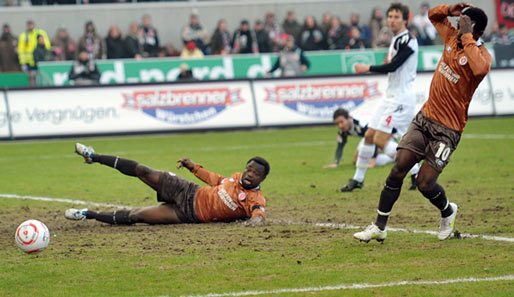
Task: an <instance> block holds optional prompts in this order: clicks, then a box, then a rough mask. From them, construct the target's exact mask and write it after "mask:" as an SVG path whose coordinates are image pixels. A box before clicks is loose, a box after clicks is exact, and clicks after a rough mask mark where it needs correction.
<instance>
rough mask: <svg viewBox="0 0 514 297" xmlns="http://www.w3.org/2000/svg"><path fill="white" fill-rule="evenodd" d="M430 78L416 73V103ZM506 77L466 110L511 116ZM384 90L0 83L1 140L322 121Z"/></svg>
mask: <svg viewBox="0 0 514 297" xmlns="http://www.w3.org/2000/svg"><path fill="white" fill-rule="evenodd" d="M432 76H433V72H420V73H418V76H417V77H416V80H415V85H414V89H415V92H416V100H417V101H416V102H417V108H418V109H419V108H420V107H421V105H422V104H423V102H424V101H425V100H426V98H428V93H429V88H430V82H431V79H432ZM512 77H514V68H508V69H493V70H492V71H491V73H490V74H489V75H488V76H487V77H486V78H484V81H483V82H482V83H481V84H480V86H479V88H478V89H477V90H476V92H475V94H474V97H473V100H472V102H471V105H470V108H469V115H470V116H494V115H513V114H514V87H513V86H512V83H511V82H510V79H512ZM386 88H387V76H385V75H374V74H373V75H341V76H318V77H302V78H291V79H289V78H281V79H275V78H271V79H241V80H224V81H195V82H187V83H178V82H170V83H149V84H135V85H102V86H89V87H51V88H40V89H30V90H28V89H5V90H4V91H3V92H2V97H3V98H1V99H0V138H1V139H20V138H38V137H55V136H77V135H108V134H131V133H151V132H171V131H187V130H213V129H235V128H259V127H274V126H295V125H312V124H328V123H331V121H332V112H333V111H334V110H335V109H336V108H337V107H345V108H347V109H349V110H350V111H351V114H352V115H353V116H354V117H356V118H358V119H359V120H361V121H367V120H368V119H369V117H371V115H372V114H373V112H374V110H375V107H376V104H377V101H378V99H379V98H381V97H383V96H384V94H385V91H386Z"/></svg>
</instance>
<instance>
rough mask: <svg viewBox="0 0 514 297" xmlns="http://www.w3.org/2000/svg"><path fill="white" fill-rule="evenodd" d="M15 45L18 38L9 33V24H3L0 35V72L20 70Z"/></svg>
mask: <svg viewBox="0 0 514 297" xmlns="http://www.w3.org/2000/svg"><path fill="white" fill-rule="evenodd" d="M17 47H18V39H16V37H15V36H13V35H12V34H11V28H10V27H9V25H8V24H4V26H3V28H2V36H1V37H0V72H17V71H20V70H21V68H20V64H19V63H18V55H17V53H16V48H17Z"/></svg>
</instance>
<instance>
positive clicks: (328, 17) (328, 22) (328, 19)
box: [321, 12, 346, 35]
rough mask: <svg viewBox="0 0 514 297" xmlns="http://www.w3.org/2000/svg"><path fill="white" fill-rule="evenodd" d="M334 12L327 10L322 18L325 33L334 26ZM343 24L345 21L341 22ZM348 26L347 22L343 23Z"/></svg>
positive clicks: (322, 29)
mask: <svg viewBox="0 0 514 297" xmlns="http://www.w3.org/2000/svg"><path fill="white" fill-rule="evenodd" d="M332 18H333V16H332V14H331V13H330V12H325V13H324V14H323V16H322V19H321V32H323V34H325V35H326V34H327V32H328V30H330V28H331V27H332ZM341 24H343V23H341ZM343 25H344V26H345V27H346V24H343Z"/></svg>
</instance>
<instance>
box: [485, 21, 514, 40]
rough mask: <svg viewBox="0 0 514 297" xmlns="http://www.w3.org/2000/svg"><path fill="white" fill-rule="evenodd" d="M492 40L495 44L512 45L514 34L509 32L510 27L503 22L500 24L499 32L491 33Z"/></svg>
mask: <svg viewBox="0 0 514 297" xmlns="http://www.w3.org/2000/svg"><path fill="white" fill-rule="evenodd" d="M491 42H492V43H494V44H501V45H511V44H514V34H512V33H511V34H509V29H508V28H507V26H506V25H505V24H503V23H500V24H498V33H493V34H492V35H491Z"/></svg>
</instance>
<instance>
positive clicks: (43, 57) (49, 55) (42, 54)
mask: <svg viewBox="0 0 514 297" xmlns="http://www.w3.org/2000/svg"><path fill="white" fill-rule="evenodd" d="M33 55H34V63H35V67H36V69H37V68H38V63H39V62H44V61H52V60H53V59H54V54H53V52H52V51H50V50H49V49H48V48H47V47H46V42H45V37H44V36H43V35H38V36H37V46H36V48H35V49H34V53H33Z"/></svg>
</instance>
